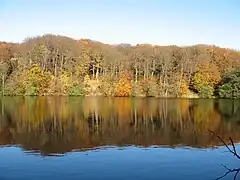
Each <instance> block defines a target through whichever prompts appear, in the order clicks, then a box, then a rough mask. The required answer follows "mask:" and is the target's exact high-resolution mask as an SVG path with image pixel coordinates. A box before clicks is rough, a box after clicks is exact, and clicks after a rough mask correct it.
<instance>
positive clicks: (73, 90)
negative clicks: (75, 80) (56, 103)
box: [68, 84, 83, 96]
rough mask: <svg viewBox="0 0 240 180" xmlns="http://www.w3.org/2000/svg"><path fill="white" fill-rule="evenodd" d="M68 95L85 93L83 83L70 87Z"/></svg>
mask: <svg viewBox="0 0 240 180" xmlns="http://www.w3.org/2000/svg"><path fill="white" fill-rule="evenodd" d="M68 95H70V96H82V95H83V87H82V86H81V85H78V84H76V85H73V86H70V87H69V89H68Z"/></svg>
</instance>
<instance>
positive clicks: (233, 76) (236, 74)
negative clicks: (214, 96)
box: [218, 69, 240, 99]
mask: <svg viewBox="0 0 240 180" xmlns="http://www.w3.org/2000/svg"><path fill="white" fill-rule="evenodd" d="M218 93H219V96H220V97H221V98H234V99H240V69H235V70H233V71H231V72H228V73H226V74H225V75H224V76H223V78H222V81H221V83H220V86H219V89H218Z"/></svg>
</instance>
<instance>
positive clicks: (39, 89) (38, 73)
mask: <svg viewBox="0 0 240 180" xmlns="http://www.w3.org/2000/svg"><path fill="white" fill-rule="evenodd" d="M26 78H27V79H26V83H27V86H32V87H33V88H35V89H36V92H35V93H37V94H44V93H46V92H47V89H48V87H49V83H50V80H51V74H50V73H48V72H44V71H42V70H41V69H40V67H39V66H38V65H37V64H34V65H33V67H32V68H31V69H29V70H28V71H27V72H26Z"/></svg>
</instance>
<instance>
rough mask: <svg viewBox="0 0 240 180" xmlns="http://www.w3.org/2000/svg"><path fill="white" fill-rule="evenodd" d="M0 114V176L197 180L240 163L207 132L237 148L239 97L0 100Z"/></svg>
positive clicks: (22, 179)
mask: <svg viewBox="0 0 240 180" xmlns="http://www.w3.org/2000/svg"><path fill="white" fill-rule="evenodd" d="M0 118H1V119H0V179H1V180H8V179H10V180H15V179H17V180H28V179H29V180H30V179H44V180H48V179H49V180H50V179H51V180H52V179H63V180H65V179H70V180H71V179H74V180H75V179H89V180H91V179H169V180H170V179H185V180H188V179H199V180H200V179H201V180H202V179H216V178H218V177H220V176H222V175H224V174H225V173H226V172H227V171H228V170H227V169H226V168H224V167H223V166H222V164H223V165H226V166H227V167H228V168H240V160H238V159H237V158H236V157H234V156H233V155H232V154H231V153H229V152H228V150H227V148H226V147H225V146H223V145H222V143H221V141H220V140H218V139H217V138H216V136H214V135H212V134H211V133H210V132H209V131H208V130H212V131H214V132H216V133H217V134H218V135H219V136H220V137H222V138H223V139H224V140H226V141H227V139H228V137H232V139H233V140H234V142H235V143H236V148H237V150H238V149H239V147H240V146H239V145H238V142H240V101H239V100H221V99H220V100H217V99H211V100H207V99H158V98H103V97H99V98H90V97H86V98H81V97H2V98H1V99H0ZM234 175H235V173H229V174H228V175H227V176H226V177H225V178H223V179H233V178H234ZM239 178H240V175H239Z"/></svg>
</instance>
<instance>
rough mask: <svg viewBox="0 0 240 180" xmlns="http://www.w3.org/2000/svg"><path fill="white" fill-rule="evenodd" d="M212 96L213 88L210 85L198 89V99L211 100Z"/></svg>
mask: <svg viewBox="0 0 240 180" xmlns="http://www.w3.org/2000/svg"><path fill="white" fill-rule="evenodd" d="M213 94H214V88H213V87H212V86H210V85H202V86H201V87H200V88H199V97H201V98H212V97H213Z"/></svg>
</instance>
